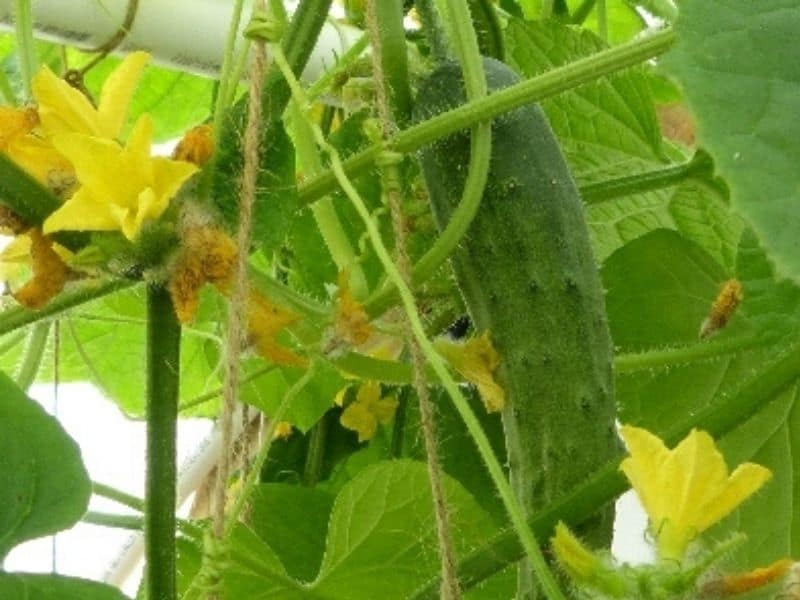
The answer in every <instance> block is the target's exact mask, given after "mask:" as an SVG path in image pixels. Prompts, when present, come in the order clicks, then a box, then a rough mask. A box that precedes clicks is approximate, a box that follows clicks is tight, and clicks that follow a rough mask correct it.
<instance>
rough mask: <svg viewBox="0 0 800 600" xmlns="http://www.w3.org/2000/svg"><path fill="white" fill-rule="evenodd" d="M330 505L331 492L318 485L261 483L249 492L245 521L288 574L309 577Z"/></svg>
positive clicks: (315, 565) (319, 560) (315, 568)
mask: <svg viewBox="0 0 800 600" xmlns="http://www.w3.org/2000/svg"><path fill="white" fill-rule="evenodd" d="M332 508H333V496H331V495H330V494H328V493H327V492H324V491H322V490H321V489H319V488H309V487H304V486H298V485H288V484H281V483H264V484H261V485H260V486H258V487H257V488H256V489H255V490H254V492H253V496H252V498H251V501H250V512H249V525H250V527H251V528H252V530H253V532H254V533H256V534H257V535H258V536H259V537H260V538H261V539H262V540H264V541H265V542H266V543H267V544H268V545H269V546H270V547H271V548H273V549H274V550H275V554H276V555H277V556H278V558H279V559H280V560H281V562H282V563H283V565H284V566H285V568H286V572H287V573H288V574H289V575H291V576H292V577H294V578H295V579H299V580H301V581H312V580H313V579H314V577H316V575H317V573H318V572H319V567H320V564H321V563H322V555H323V552H324V551H325V535H326V532H327V530H328V518H329V517H330V514H331V509H332Z"/></svg>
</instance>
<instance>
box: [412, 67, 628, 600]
mask: <svg viewBox="0 0 800 600" xmlns="http://www.w3.org/2000/svg"><path fill="white" fill-rule="evenodd" d="M484 69H485V72H486V79H487V84H488V86H489V89H490V90H496V89H498V88H502V87H506V86H509V85H512V84H514V83H517V82H518V81H519V77H518V76H517V75H516V74H515V73H514V72H513V71H512V70H511V69H510V68H509V67H507V66H506V65H504V64H503V63H501V62H498V61H496V60H493V59H489V58H486V59H484ZM464 101H465V95H464V91H463V78H462V75H461V70H460V68H459V67H458V66H457V65H455V64H444V65H442V66H441V67H439V68H438V69H436V70H435V71H434V72H433V73H432V74H431V75H429V76H428V77H427V78H426V79H425V80H424V81H423V82H422V84H421V86H420V89H419V92H418V95H417V99H416V102H415V108H414V119H415V120H416V121H422V120H425V119H428V118H430V117H432V116H434V115H436V114H438V113H441V112H443V111H446V110H449V109H452V108H454V107H456V106H457V105H459V104H462V103H464ZM469 154H470V138H469V133H468V132H467V131H464V132H460V133H457V134H454V135H452V136H450V137H448V138H446V139H442V140H439V141H437V142H435V143H433V144H431V145H429V146H427V147H425V148H423V149H422V150H421V151H420V152H419V162H420V165H421V167H422V173H423V177H424V179H425V182H426V185H427V188H428V192H429V195H430V201H431V206H432V210H433V214H434V218H435V220H436V222H437V225H438V226H439V228H440V230H441V229H443V228H444V226H445V225H446V224H447V222H448V220H449V218H450V215H451V214H452V212H453V210H454V209H455V207H456V206H457V205H458V202H459V201H460V199H461V194H462V190H463V187H464V181H465V178H466V170H467V165H468V163H469ZM451 260H452V265H453V269H454V271H455V275H456V279H457V282H458V286H459V288H460V290H461V293H462V295H463V297H464V300H465V303H466V306H467V310H468V311H469V313H470V316H471V318H472V320H473V322H474V324H475V327H476V329H477V330H478V331H483V330H487V329H488V330H489V331H490V332H491V338H492V341H493V342H494V345H495V347H496V349H497V351H498V353H499V354H500V357H501V362H500V366H499V368H498V371H497V377H498V381H499V383H500V384H501V385H502V386H503V388H504V389H505V391H506V394H507V405H506V408H505V409H504V411H503V414H502V419H503V427H504V431H505V437H506V449H507V453H508V465H509V470H510V475H511V484H512V487H513V488H514V491H515V493H516V494H517V496H518V498H519V500H520V501H521V503H522V504H523V507H524V508H525V510H526V511H528V512H529V513H533V512H535V511H537V510H539V509H541V508H543V507H544V506H546V505H548V504H550V503H551V502H553V501H554V500H556V499H557V498H559V497H560V496H562V495H563V494H564V493H565V492H568V491H569V490H571V489H572V488H573V487H575V486H576V485H578V484H579V483H581V482H582V481H583V480H584V479H585V478H586V477H588V476H589V475H591V474H592V473H594V472H595V471H596V470H597V469H598V468H599V467H600V466H602V465H604V464H605V463H606V462H607V461H608V460H610V459H612V458H614V457H615V456H617V455H618V453H619V443H618V441H617V436H616V431H615V426H614V415H615V405H614V388H613V377H612V352H613V350H612V344H611V336H610V333H609V329H608V323H607V319H606V313H605V305H604V298H603V290H602V286H601V282H600V277H599V273H598V269H597V264H596V262H595V259H594V257H593V255H592V249H591V247H590V243H589V234H588V230H587V227H586V223H585V221H584V212H583V204H582V202H581V199H580V196H579V195H578V191H577V189H576V187H575V183H574V182H573V180H572V177H571V175H570V173H569V169H568V168H567V165H566V162H565V161H564V157H563V155H562V153H561V149H560V147H559V145H558V142H557V140H556V138H555V135H554V134H553V131H552V130H551V128H550V125H549V123H548V121H547V118H546V117H545V115H544V113H543V112H542V110H541V109H540V108H539V106H537V105H528V106H525V107H522V108H519V109H517V110H515V111H512V112H509V113H507V114H504V115H503V116H501V117H498V118H497V119H495V120H494V122H493V124H492V155H491V162H490V170H489V175H488V181H487V184H486V189H485V191H484V195H483V198H482V200H481V206H480V208H479V210H478V213H477V215H476V216H475V219H474V221H473V222H472V224H471V225H470V228H469V230H468V232H467V234H466V236H465V238H464V240H462V242H461V244H460V245H459V247H458V248H457V250H456V251H455V252H454V253H453V255H452V257H451ZM612 517H613V513H612V512H611V509H610V508H609V509H608V510H605V511H604V512H603V514H601V515H598V517H597V518H596V519H593V521H592V523H591V524H589V525H588V527H584V531H583V534H584V535H585V536H588V537H589V538H590V540H591V541H592V542H594V543H603V542H605V543H608V541H609V540H610V537H611V526H612ZM523 571H524V570H523V569H521V572H520V590H519V592H520V593H519V594H518V596H517V597H518V598H532V597H536V592H535V591H534V590H533V588H532V587H531V586H532V584H531V583H530V574H529V573H524V572H523ZM525 579H527V580H528V583H527V584H525V583H524V582H523V580H525ZM526 587H527V589H526Z"/></svg>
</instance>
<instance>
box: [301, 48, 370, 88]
mask: <svg viewBox="0 0 800 600" xmlns="http://www.w3.org/2000/svg"><path fill="white" fill-rule="evenodd" d="M367 46H369V36H368V35H367V34H366V33H365V34H364V35H362V36H361V37H360V38H358V40H356V43H355V44H353V45H352V46H350V48H348V49H347V51H346V52H345V53H344V54H342V55H341V56H340V57H339V60H337V61H336V64H335V65H334V66H333V68H331V69H328V70H327V71H325V72H323V73H322V75H320V77H319V79H317V80H316V81H315V82H314V83H313V84H311V86H309V88H308V90H307V91H306V93H307V94H308V99H309V100H316V99H317V98H318V97H319V96H320V95H321V94H322V93H324V92H325V91H327V90H329V89H331V88H332V87H335V81H336V80H337V79H338V78H339V77H341V76H342V74H343V73H345V72H346V71H347V70H348V69H349V68H350V67H351V66H353V63H354V62H355V61H356V60H358V57H359V56H361V53H362V52H364V50H366V49H367Z"/></svg>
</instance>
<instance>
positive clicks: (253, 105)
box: [213, 0, 267, 540]
mask: <svg viewBox="0 0 800 600" xmlns="http://www.w3.org/2000/svg"><path fill="white" fill-rule="evenodd" d="M255 9H256V10H264V9H265V6H264V2H263V0H257V2H256V5H255ZM253 52H254V56H253V62H252V64H251V66H250V89H249V99H248V107H247V127H246V129H245V132H244V148H243V152H244V166H243V169H242V180H241V193H240V199H239V231H238V236H237V247H238V254H237V258H236V265H235V268H234V284H233V290H232V292H231V296H230V303H229V309H228V328H227V331H226V335H225V366H224V370H225V382H224V385H223V394H222V395H223V402H224V404H223V409H222V416H221V422H222V456H221V457H220V461H219V465H218V468H217V482H216V487H215V489H214V502H213V533H214V536H215V537H216V538H217V539H220V540H221V539H222V538H223V536H224V532H225V503H226V502H225V500H226V490H227V485H228V478H229V476H230V471H231V462H232V458H233V457H232V449H233V448H232V446H233V443H232V442H233V439H232V438H233V413H234V408H235V404H236V397H237V394H238V390H239V355H240V353H241V349H242V344H243V341H244V334H245V331H246V325H247V324H246V320H247V314H246V313H247V304H248V285H247V257H248V249H249V247H250V235H251V231H252V224H253V223H252V221H253V202H254V200H255V192H256V183H257V177H258V165H259V153H260V138H261V113H262V104H261V91H262V87H263V81H264V74H265V73H266V66H267V54H266V45H265V43H264V41H263V40H254V43H253Z"/></svg>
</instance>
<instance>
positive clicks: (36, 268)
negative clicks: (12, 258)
mask: <svg viewBox="0 0 800 600" xmlns="http://www.w3.org/2000/svg"><path fill="white" fill-rule="evenodd" d="M26 236H27V237H28V239H29V240H30V245H29V249H30V264H31V267H32V268H33V278H32V279H31V280H30V281H28V282H27V283H26V284H25V285H24V286H22V287H21V288H20V289H19V290H17V291H16V292H14V293H13V296H14V299H15V300H16V301H17V302H19V303H20V304H22V305H23V306H24V307H26V308H33V309H37V308H41V307H42V306H44V305H45V304H47V303H48V302H49V301H50V300H51V299H52V298H53V297H55V296H56V295H57V294H58V293H59V292H60V291H61V290H62V289H63V288H64V284H65V283H66V282H67V278H68V277H69V268H67V266H66V265H65V264H64V261H63V260H62V259H61V256H60V255H59V253H58V252H56V251H55V249H54V248H53V241H52V240H51V239H50V238H47V237H45V236H44V235H42V232H41V231H39V230H38V229H30V230H29V231H28V232H27V234H26Z"/></svg>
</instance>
